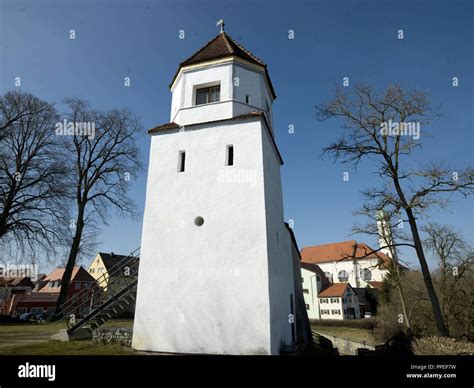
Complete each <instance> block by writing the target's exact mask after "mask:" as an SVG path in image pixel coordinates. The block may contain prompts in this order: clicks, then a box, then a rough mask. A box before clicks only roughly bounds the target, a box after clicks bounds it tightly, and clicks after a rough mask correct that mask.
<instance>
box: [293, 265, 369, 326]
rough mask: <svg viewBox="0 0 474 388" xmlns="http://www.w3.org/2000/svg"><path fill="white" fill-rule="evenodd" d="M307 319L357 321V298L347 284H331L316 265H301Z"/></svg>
mask: <svg viewBox="0 0 474 388" xmlns="http://www.w3.org/2000/svg"><path fill="white" fill-rule="evenodd" d="M301 283H302V286H303V295H304V300H305V305H306V310H307V312H308V317H309V319H359V318H361V313H360V308H359V298H358V295H357V293H356V292H355V290H354V289H353V288H352V287H351V286H350V284H349V283H336V284H332V283H331V282H330V281H329V280H328V279H327V278H326V276H325V275H324V272H323V271H322V270H321V268H319V266H318V265H316V264H308V263H301Z"/></svg>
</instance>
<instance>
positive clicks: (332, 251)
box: [301, 240, 391, 267]
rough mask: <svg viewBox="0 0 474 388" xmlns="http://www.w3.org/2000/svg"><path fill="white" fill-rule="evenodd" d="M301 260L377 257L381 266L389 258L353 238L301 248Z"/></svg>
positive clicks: (329, 260) (322, 261) (315, 261)
mask: <svg viewBox="0 0 474 388" xmlns="http://www.w3.org/2000/svg"><path fill="white" fill-rule="evenodd" d="M301 257H302V259H301V260H302V261H303V262H305V263H312V264H318V263H328V262H331V261H343V260H354V259H355V260H363V259H378V260H379V261H380V266H381V267H386V266H387V265H388V264H389V263H390V262H391V259H390V258H389V257H388V256H387V255H386V254H384V253H382V252H380V251H378V252H375V251H374V250H373V249H372V248H370V247H369V246H368V245H367V244H364V243H357V241H355V240H350V241H342V242H338V243H333V244H324V245H315V246H312V247H306V248H303V249H302V250H301Z"/></svg>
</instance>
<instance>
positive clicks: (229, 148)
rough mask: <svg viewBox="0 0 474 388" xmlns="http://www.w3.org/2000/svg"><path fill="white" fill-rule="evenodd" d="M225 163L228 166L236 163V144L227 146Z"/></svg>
mask: <svg viewBox="0 0 474 388" xmlns="http://www.w3.org/2000/svg"><path fill="white" fill-rule="evenodd" d="M225 165H226V166H233V165H234V146H233V145H228V146H227V155H226V160H225Z"/></svg>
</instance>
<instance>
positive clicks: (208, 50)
mask: <svg viewBox="0 0 474 388" xmlns="http://www.w3.org/2000/svg"><path fill="white" fill-rule="evenodd" d="M230 56H236V57H239V58H242V59H245V60H246V61H249V62H251V63H254V64H257V65H259V66H262V67H263V68H264V70H265V75H266V77H267V79H268V83H269V86H270V90H271V92H272V95H273V98H274V99H275V98H276V94H275V90H274V89H273V85H272V82H271V80H270V76H269V74H268V71H267V65H266V64H265V63H264V62H263V61H262V60H261V59H259V58H257V57H256V56H255V55H253V54H252V53H251V52H250V51H248V50H247V49H246V48H245V47H243V46H242V45H240V44H239V43H237V42H236V41H235V40H234V39H232V37H231V36H230V35H229V34H227V33H226V32H221V33H219V34H218V35H217V36H216V37H215V38H213V39H211V40H210V41H209V42H207V43H206V44H205V45H204V46H203V47H202V48H201V49H199V50H198V51H196V52H195V53H194V54H193V55H191V56H190V57H189V58H188V59H186V60H184V61H183V62H181V63H180V64H179V67H178V70H177V71H176V73H175V75H174V76H173V79H172V81H171V84H170V87H171V85H172V84H173V82H174V80H175V79H176V77H177V76H178V74H179V70H180V69H181V68H182V67H184V66H189V65H195V64H197V63H202V62H207V61H210V60H215V59H221V58H225V57H230Z"/></svg>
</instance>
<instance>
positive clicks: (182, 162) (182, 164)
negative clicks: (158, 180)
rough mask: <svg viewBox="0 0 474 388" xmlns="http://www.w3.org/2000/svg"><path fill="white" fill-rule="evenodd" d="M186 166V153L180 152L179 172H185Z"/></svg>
mask: <svg viewBox="0 0 474 388" xmlns="http://www.w3.org/2000/svg"><path fill="white" fill-rule="evenodd" d="M185 164H186V152H185V151H179V164H178V172H184V168H185Z"/></svg>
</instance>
